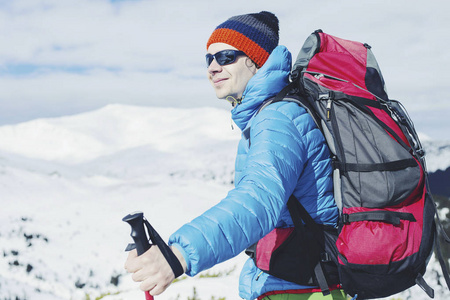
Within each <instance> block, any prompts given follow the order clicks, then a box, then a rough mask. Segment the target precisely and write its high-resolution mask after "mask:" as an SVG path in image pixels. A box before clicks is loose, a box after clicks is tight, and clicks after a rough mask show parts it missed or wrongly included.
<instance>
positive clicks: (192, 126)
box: [0, 105, 450, 300]
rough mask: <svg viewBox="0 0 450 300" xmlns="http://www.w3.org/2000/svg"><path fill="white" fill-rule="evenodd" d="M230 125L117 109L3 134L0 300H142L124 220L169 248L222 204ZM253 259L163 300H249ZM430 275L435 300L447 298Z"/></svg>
mask: <svg viewBox="0 0 450 300" xmlns="http://www.w3.org/2000/svg"><path fill="white" fill-rule="evenodd" d="M230 122H231V120H230V113H229V112H228V111H225V110H221V109H215V108H195V109H174V108H149V107H137V106H125V105H108V106H106V107H104V108H102V109H99V110H96V111H92V112H89V113H84V114H80V115H75V116H69V117H61V118H54V119H38V120H33V121H29V122H26V123H21V124H17V125H8V126H2V127H0V195H1V203H2V207H3V209H2V210H0V250H1V251H2V252H0V253H2V254H3V257H2V259H1V260H0V299H33V300H34V299H54V300H61V299H94V298H96V297H104V298H102V299H109V300H113V299H116V300H118V299H140V298H139V297H141V298H143V294H142V292H140V291H139V289H138V285H137V284H136V283H134V282H132V281H131V279H130V276H128V275H127V274H126V273H125V271H124V270H123V263H124V261H125V258H126V253H125V252H124V249H125V246H126V244H127V243H128V242H130V241H131V238H130V237H129V233H130V230H129V226H128V225H127V224H125V223H124V222H122V221H121V219H122V217H123V216H125V215H126V214H128V213H130V212H133V211H136V210H140V211H144V212H145V215H146V217H147V218H148V219H149V221H150V222H151V223H152V225H153V226H154V227H155V228H156V229H157V230H158V231H159V232H160V234H161V236H162V237H163V238H165V239H167V238H168V236H169V235H170V234H171V233H172V232H173V231H174V230H176V229H177V228H178V227H179V226H181V225H182V224H184V223H185V222H187V221H189V220H191V219H192V218H194V217H195V216H197V215H198V214H200V213H202V212H203V211H204V210H206V209H207V208H209V207H210V206H211V205H213V204H214V203H216V202H218V201H220V200H221V199H222V198H223V197H224V196H225V195H226V193H227V191H228V190H229V189H230V188H231V187H232V181H233V167H234V157H235V153H236V145H237V142H238V140H239V137H240V132H239V130H238V129H235V130H232V129H231V123H230ZM424 144H425V149H426V150H427V153H428V154H427V155H428V156H427V157H428V164H429V167H430V170H438V169H441V170H445V169H446V168H447V167H448V166H450V143H449V142H441V141H429V140H428V141H425V143H424ZM245 259H246V257H245V255H240V256H238V257H237V258H235V259H232V260H230V261H227V262H225V263H223V264H221V265H219V266H216V267H214V268H212V269H211V270H208V271H205V272H204V273H202V274H201V275H199V276H196V277H195V278H187V279H185V278H184V277H183V278H182V280H179V281H178V282H176V283H174V284H173V285H172V286H171V287H170V288H169V289H168V290H167V291H166V292H165V293H164V294H163V295H161V296H159V297H158V298H157V299H158V300H162V299H187V297H188V296H190V297H192V296H193V295H194V293H196V295H197V296H198V297H200V298H201V299H213V297H215V299H218V298H219V297H226V299H238V296H237V295H238V283H237V281H238V276H239V270H240V267H241V265H242V262H243V261H244V260H245ZM431 265H432V266H433V268H431V271H429V272H428V273H427V276H428V277H429V278H428V280H429V281H430V283H431V284H432V285H433V286H434V287H436V289H437V296H436V299H448V298H445V297H448V296H450V293H448V291H447V292H444V289H443V288H442V286H439V284H438V283H437V280H438V279H437V276H436V271H435V270H434V266H435V262H434V261H432V262H431ZM416 292H417V293H416ZM419 294H420V295H422V294H423V295H425V294H424V293H423V292H421V291H420V289H418V288H417V289H416V287H414V288H413V289H410V290H409V291H406V292H404V293H402V294H401V297H403V298H407V297H408V295H419ZM178 296H179V298H177V297H178ZM410 297H412V296H410ZM410 299H413V298H410ZM414 299H418V298H417V297H414ZM421 299H422V298H421ZM423 299H425V298H423Z"/></svg>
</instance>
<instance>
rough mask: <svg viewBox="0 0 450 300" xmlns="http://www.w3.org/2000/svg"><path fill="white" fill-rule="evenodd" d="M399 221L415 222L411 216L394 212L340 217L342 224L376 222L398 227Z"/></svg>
mask: <svg viewBox="0 0 450 300" xmlns="http://www.w3.org/2000/svg"><path fill="white" fill-rule="evenodd" d="M401 220H406V221H410V222H416V218H414V215H413V214H411V213H402V212H396V211H385V210H377V211H366V212H357V213H352V214H343V215H342V222H343V223H344V224H348V223H351V222H358V221H378V222H386V223H390V224H393V225H399V224H400V221H401Z"/></svg>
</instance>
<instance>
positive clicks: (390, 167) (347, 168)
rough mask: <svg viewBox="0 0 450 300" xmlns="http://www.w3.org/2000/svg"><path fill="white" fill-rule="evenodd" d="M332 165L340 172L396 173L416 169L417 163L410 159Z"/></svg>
mask: <svg viewBox="0 0 450 300" xmlns="http://www.w3.org/2000/svg"><path fill="white" fill-rule="evenodd" d="M332 164H333V167H334V168H335V169H339V170H340V171H341V172H373V171H379V172H382V171H398V170H403V169H406V168H410V167H417V161H416V160H415V159H414V158H412V157H411V158H407V159H401V160H396V161H391V162H386V163H376V164H357V163H341V162H339V161H333V162H332Z"/></svg>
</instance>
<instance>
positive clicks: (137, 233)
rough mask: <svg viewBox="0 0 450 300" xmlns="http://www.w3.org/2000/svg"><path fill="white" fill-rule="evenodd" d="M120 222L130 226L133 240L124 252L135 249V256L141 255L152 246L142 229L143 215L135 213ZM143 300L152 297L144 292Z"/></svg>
mask: <svg viewBox="0 0 450 300" xmlns="http://www.w3.org/2000/svg"><path fill="white" fill-rule="evenodd" d="M122 221H124V222H127V223H128V224H130V226H131V234H130V235H131V237H132V238H133V240H134V244H128V246H127V249H126V250H125V251H130V250H133V249H134V248H136V251H137V254H138V255H141V254H143V253H145V252H146V251H147V250H148V249H150V247H151V246H152V245H151V244H150V243H149V242H148V237H147V234H146V233H145V228H144V214H143V213H141V212H136V213H133V214H129V215H126V216H125V217H124V218H123V219H122ZM145 300H154V298H153V296H152V295H150V293H149V292H148V291H146V292H145Z"/></svg>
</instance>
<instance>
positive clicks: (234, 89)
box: [207, 43, 257, 99]
mask: <svg viewBox="0 0 450 300" xmlns="http://www.w3.org/2000/svg"><path fill="white" fill-rule="evenodd" d="M222 50H237V49H236V48H234V47H233V46H230V45H228V44H224V43H214V44H211V45H210V46H209V47H208V51H207V52H208V53H210V54H216V53H217V52H219V51H222ZM256 70H257V69H256V66H255V65H254V64H253V63H252V61H251V60H250V58H248V57H247V56H245V55H241V56H238V57H237V59H236V61H235V62H233V63H231V64H229V65H224V66H221V65H219V64H218V63H217V61H216V60H215V59H214V60H213V61H212V63H211V64H210V65H209V67H208V79H209V81H210V82H211V85H212V86H213V88H214V90H215V91H216V96H217V98H219V99H225V98H226V97H227V96H232V97H234V98H236V99H240V98H242V93H244V90H245V87H246V86H247V83H248V81H249V80H250V78H252V77H253V75H255V73H256Z"/></svg>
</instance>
